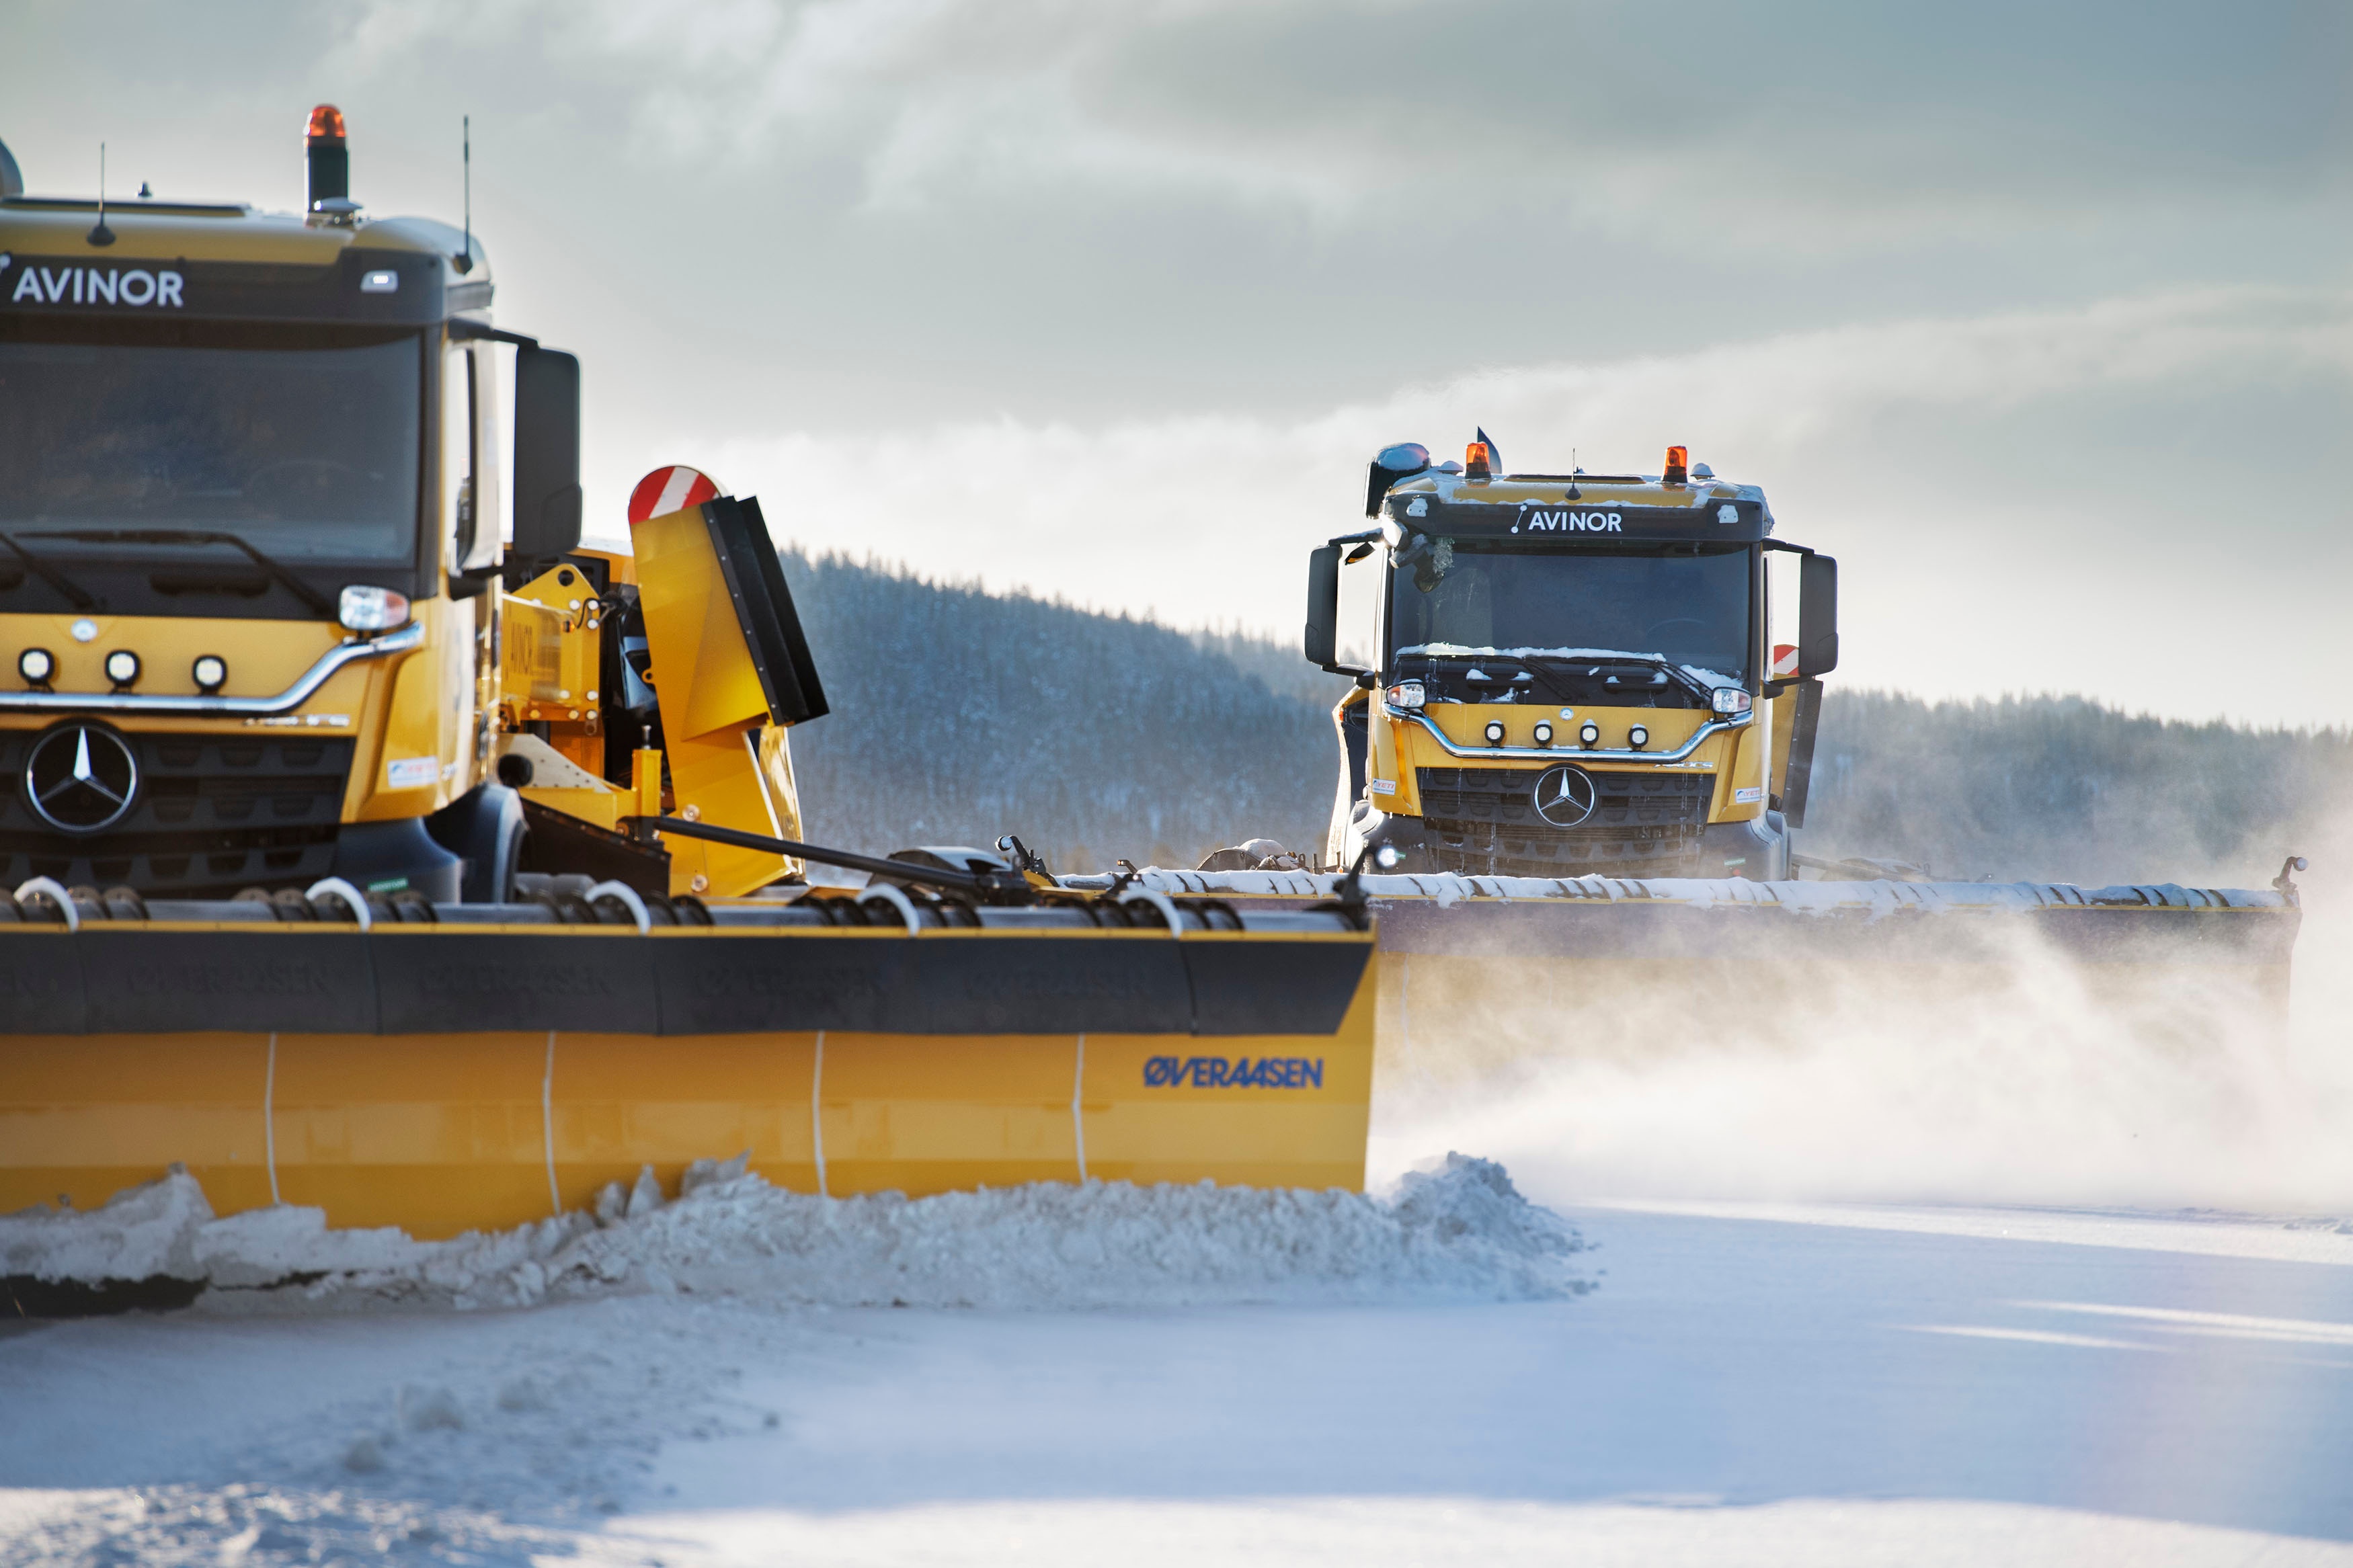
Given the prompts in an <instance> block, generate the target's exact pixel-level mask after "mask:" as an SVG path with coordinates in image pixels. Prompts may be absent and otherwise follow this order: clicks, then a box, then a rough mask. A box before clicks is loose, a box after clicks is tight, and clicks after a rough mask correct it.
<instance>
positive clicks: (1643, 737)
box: [1626, 724, 1651, 752]
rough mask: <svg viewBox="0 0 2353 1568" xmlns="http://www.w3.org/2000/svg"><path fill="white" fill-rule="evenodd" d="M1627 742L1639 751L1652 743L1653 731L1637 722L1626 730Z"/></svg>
mask: <svg viewBox="0 0 2353 1568" xmlns="http://www.w3.org/2000/svg"><path fill="white" fill-rule="evenodd" d="M1626 743H1627V744H1628V745H1630V746H1631V747H1633V748H1634V749H1635V750H1636V751H1638V752H1639V751H1641V749H1642V748H1643V747H1645V746H1647V745H1649V744H1650V743H1651V732H1650V731H1648V730H1645V729H1644V728H1642V726H1641V725H1640V724H1637V725H1635V726H1634V727H1633V728H1632V729H1630V730H1629V731H1626Z"/></svg>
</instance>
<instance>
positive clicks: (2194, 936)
mask: <svg viewBox="0 0 2353 1568" xmlns="http://www.w3.org/2000/svg"><path fill="white" fill-rule="evenodd" d="M2032 920H2033V922H2034V924H2033V930H2034V932H2035V934H2036V935H2037V936H2040V937H2042V939H2043V940H2045V941H2046V942H2049V943H2050V944H2051V945H2052V948H2053V949H2054V950H2056V951H2057V952H2060V953H2062V954H2063V955H2064V956H2065V957H2067V958H2069V959H2072V960H2073V961H2074V962H2076V963H2222V964H2232V965H2238V964H2247V963H2262V964H2284V963H2287V962H2288V960H2289V957H2290V955H2291V954H2292V953H2293V952H2294V951H2295V934H2296V928H2297V927H2298V926H2300V925H2301V924H2303V922H2304V917H2303V915H2302V913H2301V912H2300V911H2298V910H2287V911H2285V912H2284V913H2283V912H2281V911H2278V910H2263V912H2261V913H2259V914H2218V913H2207V912H2204V911H2195V910H2160V909H2152V910H2135V909H2118V908H2116V906H2114V905H2106V906H2104V907H2101V908H2098V909H2083V910H2073V909H2055V910H2042V911H2040V912H2039V913H2037V914H2035V915H2034V916H2033V917H2032Z"/></svg>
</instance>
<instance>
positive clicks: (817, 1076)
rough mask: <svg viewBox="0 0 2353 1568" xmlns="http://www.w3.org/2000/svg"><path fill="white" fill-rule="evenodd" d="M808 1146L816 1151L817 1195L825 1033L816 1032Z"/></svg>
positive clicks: (820, 1189)
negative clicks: (815, 1061) (815, 1059)
mask: <svg viewBox="0 0 2353 1568" xmlns="http://www.w3.org/2000/svg"><path fill="white" fill-rule="evenodd" d="M809 1146H810V1147H811V1148H813V1149H815V1150H816V1151H817V1195H818V1196H819V1197H821V1198H824V1197H831V1196H832V1195H833V1194H830V1193H828V1192H827V1191H826V1190H825V1031H824V1030H823V1029H819V1030H818V1032H817V1066H816V1067H815V1068H813V1069H811V1071H810V1073H809Z"/></svg>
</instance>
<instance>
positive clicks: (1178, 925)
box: [1119, 888, 1185, 937]
mask: <svg viewBox="0 0 2353 1568" xmlns="http://www.w3.org/2000/svg"><path fill="white" fill-rule="evenodd" d="M1119 901H1120V902H1121V903H1123V904H1150V905H1151V906H1152V907H1153V908H1154V909H1155V910H1159V911H1160V918H1161V919H1162V920H1165V921H1167V922H1168V934H1169V935H1170V936H1174V937H1181V936H1183V935H1184V934H1185V921H1184V919H1183V917H1181V916H1180V915H1178V914H1177V912H1176V900H1174V899H1171V898H1170V897H1169V896H1168V895H1167V894H1166V893H1155V892H1154V891H1152V889H1149V888H1130V889H1127V890H1126V891H1124V892H1123V893H1121V894H1120V896H1119Z"/></svg>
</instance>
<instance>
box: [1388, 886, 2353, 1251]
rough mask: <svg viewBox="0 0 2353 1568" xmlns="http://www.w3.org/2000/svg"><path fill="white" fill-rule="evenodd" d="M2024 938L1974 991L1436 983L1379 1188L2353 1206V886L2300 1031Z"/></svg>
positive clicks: (2337, 913)
mask: <svg viewBox="0 0 2353 1568" xmlns="http://www.w3.org/2000/svg"><path fill="white" fill-rule="evenodd" d="M2348 848H2353V846H2348ZM2331 863H2337V862H2335V861H2332V862H2331ZM2316 864H2318V862H2317V861H2316ZM1935 918H1951V917H1935ZM2014 923H2015V924H2016V925H2017V926H2018V927H2020V928H2021V929H2020V930H2019V931H2016V932H2015V933H2014V936H2015V946H2014V947H2013V948H2012V950H2011V951H2010V953H2009V954H2008V962H2007V963H2005V964H2003V965H2001V966H2000V967H1999V968H1998V969H1991V968H1989V969H1988V970H1986V971H1985V972H1983V973H1979V974H1978V975H1977V976H1975V977H1973V978H1972V977H1967V976H1960V975H1956V974H1947V975H1945V976H1943V977H1941V979H1939V978H1938V977H1936V976H1924V975H1923V974H1921V973H1916V972H1915V973H1891V972H1889V971H1888V970H1887V969H1886V967H1885V966H1877V967H1876V968H1866V967H1864V966H1860V965H1858V966H1856V968H1855V970H1853V971H1851V972H1847V973H1835V972H1826V971H1823V970H1819V969H1818V970H1811V971H1809V972H1807V973H1803V974H1781V975H1772V974H1766V973H1754V972H1752V973H1750V974H1749V975H1748V976H1747V977H1746V980H1745V981H1742V980H1726V981H1723V982H1722V983H1721V984H1717V983H1715V982H1712V981H1710V980H1707V979H1704V978H1703V979H1701V980H1700V981H1698V982H1697V983H1694V978H1693V977H1692V976H1690V975H1688V974H1683V973H1672V972H1668V969H1667V966H1666V965H1658V966H1643V967H1646V968H1648V967H1655V968H1656V969H1658V970H1659V971H1660V973H1647V974H1642V975H1639V976H1629V977H1625V978H1626V979H1627V982H1628V984H1627V994H1625V995H1621V996H1620V997H1618V998H1616V999H1614V1000H1613V999H1611V998H1609V997H1606V996H1603V995H1598V994H1592V992H1590V991H1588V992H1587V993H1586V994H1577V995H1563V996H1559V997H1555V996H1551V995H1547V994H1542V992H1541V991H1540V990H1538V991H1537V992H1536V994H1529V988H1527V987H1523V988H1522V989H1521V990H1520V992H1519V993H1518V994H1515V995H1512V996H1504V995H1497V994H1485V995H1470V994H1447V993H1445V992H1443V991H1441V990H1440V989H1439V985H1440V984H1441V983H1440V981H1439V980H1438V977H1436V976H1424V975H1421V974H1419V973H1411V972H1409V979H1408V985H1409V988H1419V994H1418V995H1417V997H1416V999H1415V1000H1414V1001H1413V1002H1412V1003H1411V1004H1410V1005H1409V1010H1408V1016H1409V1018H1410V1027H1409V1031H1403V1032H1401V1031H1400V1030H1398V1028H1396V1027H1395V1026H1393V1025H1394V1015H1395V1013H1396V1011H1397V1009H1396V1008H1395V1007H1394V1006H1392V1008H1391V1009H1390V1014H1391V1016H1389V1017H1385V1020H1384V1023H1385V1026H1387V1027H1385V1037H1384V1041H1383V1053H1384V1054H1383V1060H1382V1063H1381V1071H1380V1073H1379V1074H1378V1076H1377V1079H1376V1084H1377V1088H1376V1093H1375V1110H1374V1141H1373V1166H1374V1174H1375V1177H1376V1179H1377V1178H1378V1176H1379V1174H1380V1173H1381V1172H1382V1171H1383V1170H1384V1169H1387V1168H1394V1166H1395V1165H1396V1164H1397V1163H1400V1162H1401V1160H1402V1159H1405V1158H1410V1157H1411V1155H1412V1154H1413V1153H1414V1152H1418V1151H1419V1150H1421V1149H1425V1148H1428V1147H1431V1146H1432V1145H1433V1142H1436V1143H1437V1144H1439V1145H1440V1146H1442V1145H1443V1144H1444V1143H1445V1142H1453V1143H1454V1144H1455V1145H1456V1146H1458V1147H1472V1148H1478V1149H1482V1150H1486V1151H1489V1152H1492V1153H1493V1155H1494V1156H1495V1157H1496V1158H1498V1159H1501V1160H1503V1161H1505V1162H1506V1163H1509V1164H1510V1166H1511V1168H1512V1169H1513V1170H1514V1172H1516V1173H1519V1174H1520V1176H1521V1178H1522V1180H1524V1181H1525V1182H1526V1183H1527V1184H1528V1185H1529V1189H1530V1191H1531V1192H1532V1193H1534V1194H1536V1195H1537V1196H1538V1197H1539V1198H1540V1199H1541V1200H1543V1201H1547V1202H1565V1201H1570V1200H1573V1199H1576V1198H1578V1197H1597V1198H1599V1197H1682V1198H1703V1197H1704V1198H1715V1199H1723V1198H1741V1199H1851V1200H1873V1201H1907V1200H1908V1201H1929V1202H1994V1203H2060V1204H2071V1203H2077V1204H2116V1205H2212V1206H2221V1207H2227V1208H2240V1209H2251V1210H2257V1211H2264V1212H2285V1213H2332V1212H2333V1213H2342V1212H2345V1211H2346V1210H2347V1209H2348V1207H2353V1144H2348V1142H2347V1141H2346V1140H2345V1137H2344V1133H2343V1129H2344V1128H2345V1126H2346V1125H2347V1117H2348V1113H2353V1061H2348V1057H2353V1053H2348V1050H2347V1048H2346V1047H2347V1045H2348V1040H2347V1038H2346V1034H2347V1030H2346V1026H2345V1024H2344V1022H2343V1020H2345V1019H2346V1018H2347V1017H2348V1016H2353V1011H2348V1007H2353V977H2348V976H2349V974H2353V964H2348V958H2353V879H2348V878H2345V877H2342V876H2339V877H2337V878H2329V879H2322V878H2316V879H2312V880H2311V881H2310V882H2309V884H2308V888H2307V896H2306V906H2305V921H2304V926H2303V930H2302V932H2301V935H2300V937H2299V940H2298V942H2297V944H2296V952H2295V1000H2294V1007H2293V1016H2292V1018H2291V1019H2290V1020H2288V1021H2286V1022H2285V1025H2284V1026H2283V1022H2282V1020H2280V1019H2279V1017H2278V1016H2277V1014H2276V1013H2274V1014H2272V1015H2271V1016H2269V1017H2268V1018H2266V1017H2265V1016H2262V1015H2261V1012H2260V1010H2259V1009H2255V1008H2253V1007H2252V1006H2251V1005H2250V1003H2249V1001H2248V998H2247V995H2246V994H2245V992H2244V990H2243V989H2242V988H2241V987H2239V986H2237V985H2234V984H2230V983H2227V982H2221V983H2218V982H2216V981H2214V980H2213V979H2212V978H2211V977H2210V976H2207V977H2202V976H2200V973H2198V972H2197V971H2196V969H2195V968H2194V967H2193V966H2190V965H2187V964H2184V965H2179V966H2176V967H2175V968H2173V969H2172V970H2170V971H2168V972H2167V973H2163V974H2161V975H2158V976H2153V977H2150V978H2153V979H2154V980H2155V981H2156V984H2153V985H2148V986H2141V985H2123V986H2119V985H2116V984H2102V983H2101V980H2100V977H2099V976H2097V975H2096V974H2094V973H2087V972H2086V971H2084V970H2082V969H2078V968H2075V967H2073V966H2071V965H2070V964H2068V963H2065V962H2063V960H2061V959H2060V958H2059V957H2058V956H2057V955H2056V954H2054V953H2052V952H2049V951H2047V950H2045V949H2043V948H2042V947H2041V945H2040V943H2039V942H2038V941H2037V940H2036V939H2035V938H2034V937H2032V936H2031V934H2029V932H2028V931H2026V930H2025V929H2023V928H2025V927H2026V925H2027V923H2028V922H2026V921H2016V922H2014ZM1433 967H1434V966H1433ZM1762 967H1763V966H1755V968H1756V969H1758V970H1761V969H1762ZM1401 1033H1402V1037H1400V1036H1401Z"/></svg>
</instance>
